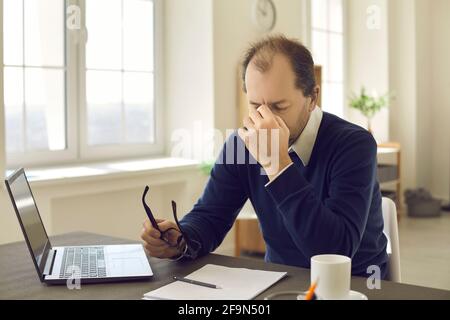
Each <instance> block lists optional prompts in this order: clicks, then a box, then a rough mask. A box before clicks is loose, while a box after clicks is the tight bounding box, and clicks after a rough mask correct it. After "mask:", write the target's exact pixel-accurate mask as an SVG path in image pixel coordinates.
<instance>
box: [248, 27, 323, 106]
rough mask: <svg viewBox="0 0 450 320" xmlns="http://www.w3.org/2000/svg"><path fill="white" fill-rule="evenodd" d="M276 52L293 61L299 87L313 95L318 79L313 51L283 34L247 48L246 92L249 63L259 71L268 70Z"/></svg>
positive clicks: (307, 94)
mask: <svg viewBox="0 0 450 320" xmlns="http://www.w3.org/2000/svg"><path fill="white" fill-rule="evenodd" d="M276 54H282V55H284V56H285V57H286V58H287V59H288V60H289V62H290V63H291V66H292V70H293V71H294V73H295V77H296V80H295V86H296V87H297V89H301V90H302V91H303V94H304V95H305V96H306V97H308V96H313V94H314V87H315V86H316V79H315V76H314V61H313V58H312V55H311V52H310V51H309V50H308V49H307V48H306V47H305V46H304V45H303V44H302V43H301V42H299V41H297V40H294V39H288V38H286V37H285V36H283V35H275V36H268V37H266V38H264V39H262V40H260V41H258V42H256V43H254V44H252V45H251V46H250V48H249V49H248V50H247V52H246V53H245V56H244V60H243V62H242V74H241V76H242V81H243V90H244V92H247V87H246V83H245V73H246V71H247V67H248V65H249V64H250V63H252V64H253V65H254V66H255V67H256V69H257V70H258V71H260V72H266V71H268V70H270V68H271V67H272V62H273V57H274V56H275V55H276Z"/></svg>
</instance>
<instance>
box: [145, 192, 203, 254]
mask: <svg viewBox="0 0 450 320" xmlns="http://www.w3.org/2000/svg"><path fill="white" fill-rule="evenodd" d="M149 190H150V188H149V186H145V189H144V193H143V194H142V204H143V205H144V209H145V212H146V213H147V216H148V218H149V219H150V222H151V224H152V226H153V228H155V229H156V230H158V231H159V232H160V234H161V235H160V237H159V238H160V239H161V240H163V241H164V242H166V243H167V244H168V245H169V246H170V247H172V248H178V249H180V250H181V249H182V247H183V240H184V242H185V243H186V245H187V247H188V248H187V250H186V251H185V252H184V253H183V256H184V257H190V258H195V257H196V256H197V254H198V252H199V251H200V248H201V244H200V242H198V241H196V240H194V239H189V237H187V235H186V234H185V233H184V232H183V229H182V228H181V225H180V222H179V221H178V217H177V203H176V202H175V201H173V200H172V212H173V218H174V220H175V223H176V225H177V227H178V230H177V229H176V228H169V229H167V230H164V231H162V230H161V229H160V228H159V226H158V223H157V222H156V219H155V217H154V216H153V213H152V210H151V209H150V207H149V206H148V205H147V203H146V202H145V197H146V195H147V193H148V191H149Z"/></svg>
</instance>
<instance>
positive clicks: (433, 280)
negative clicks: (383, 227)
mask: <svg viewBox="0 0 450 320" xmlns="http://www.w3.org/2000/svg"><path fill="white" fill-rule="evenodd" d="M399 237H400V257H401V262H400V263H401V270H402V282H404V283H409V284H416V285H421V286H426V287H433V288H441V289H446V290H450V213H449V212H443V214H442V216H441V217H437V218H408V217H407V216H402V218H401V220H400V222H399Z"/></svg>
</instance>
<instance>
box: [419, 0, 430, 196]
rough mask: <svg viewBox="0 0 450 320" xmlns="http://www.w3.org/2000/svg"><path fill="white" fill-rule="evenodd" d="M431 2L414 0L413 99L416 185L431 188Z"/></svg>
mask: <svg viewBox="0 0 450 320" xmlns="http://www.w3.org/2000/svg"><path fill="white" fill-rule="evenodd" d="M432 2H433V1H427V0H416V27H415V32H416V48H415V49H416V50H415V51H416V75H417V77H416V80H417V84H416V87H417V89H416V99H417V106H416V107H417V116H416V124H417V132H416V136H417V148H416V157H417V185H418V186H422V187H425V188H427V189H430V188H431V185H432V174H431V173H432V170H433V168H432V166H431V165H430V155H431V154H432V149H433V143H432V141H433V134H432V116H433V115H434V111H433V104H434V101H433V96H432V86H433V85H432V83H433V81H434V79H433V77H432V72H433V69H434V67H435V66H434V63H433V61H432V59H431V57H430V50H432V47H433V41H432V37H431V26H432V24H431V22H432V16H431V14H432V8H431V5H432Z"/></svg>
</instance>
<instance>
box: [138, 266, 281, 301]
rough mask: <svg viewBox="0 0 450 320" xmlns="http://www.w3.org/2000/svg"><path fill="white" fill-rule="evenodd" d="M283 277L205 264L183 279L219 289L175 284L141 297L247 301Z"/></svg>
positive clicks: (181, 283) (259, 271)
mask: <svg viewBox="0 0 450 320" xmlns="http://www.w3.org/2000/svg"><path fill="white" fill-rule="evenodd" d="M284 276H286V272H274V271H263V270H252V269H246V268H229V267H224V266H218V265H213V264H208V265H205V266H204V267H202V268H200V269H199V270H197V271H195V272H193V273H191V274H190V275H188V276H186V278H187V279H192V280H197V281H201V282H207V283H211V284H215V285H218V286H220V287H221V288H220V289H214V288H207V287H203V286H199V285H195V284H190V283H186V282H182V281H174V282H172V283H170V284H168V285H166V286H164V287H161V288H159V289H156V290H153V291H150V292H147V293H146V294H144V299H174V300H250V299H253V298H255V297H256V296H258V295H259V294H260V293H261V292H263V291H264V290H266V289H267V288H269V287H270V286H272V285H273V284H274V283H276V282H278V281H279V280H280V279H282V278H283V277H284Z"/></svg>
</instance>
